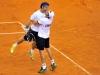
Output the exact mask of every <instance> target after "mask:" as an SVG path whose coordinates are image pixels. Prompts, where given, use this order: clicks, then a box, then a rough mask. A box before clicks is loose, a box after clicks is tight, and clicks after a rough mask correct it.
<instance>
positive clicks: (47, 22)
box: [37, 2, 56, 73]
mask: <svg viewBox="0 0 100 75" xmlns="http://www.w3.org/2000/svg"><path fill="white" fill-rule="evenodd" d="M40 7H41V9H40V12H41V13H42V16H41V19H39V20H38V23H39V24H40V25H39V29H38V39H37V48H38V49H39V53H40V58H41V62H42V65H41V69H40V70H39V73H43V72H45V71H46V70H47V66H46V61H45V56H44V49H45V50H46V51H47V53H48V56H49V58H50V61H51V70H52V71H53V70H55V68H56V63H55V60H54V59H53V57H52V54H51V51H50V43H49V39H50V38H49V36H50V26H51V23H52V21H53V17H54V12H53V11H49V10H48V7H49V4H48V3H47V2H43V3H42V4H41V6H40Z"/></svg>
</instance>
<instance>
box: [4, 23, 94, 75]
mask: <svg viewBox="0 0 100 75" xmlns="http://www.w3.org/2000/svg"><path fill="white" fill-rule="evenodd" d="M5 23H11V22H5ZM12 23H15V22H12ZM16 23H19V24H20V25H21V27H22V26H23V24H22V23H21V22H16ZM16 34H18V33H16ZM51 47H52V48H53V49H54V50H55V51H57V52H58V53H60V54H61V55H62V56H64V57H65V58H66V59H68V60H69V61H70V62H72V63H73V64H74V65H75V66H77V67H78V68H80V69H81V70H82V71H83V72H85V73H86V74H87V75H92V74H91V73H90V72H89V71H87V70H86V69H85V68H84V67H82V66H81V65H79V64H78V63H76V62H75V61H74V60H73V59H71V58H70V57H69V56H67V55H66V54H64V53H63V52H61V51H60V50H59V49H57V48H56V47H55V46H53V45H51Z"/></svg>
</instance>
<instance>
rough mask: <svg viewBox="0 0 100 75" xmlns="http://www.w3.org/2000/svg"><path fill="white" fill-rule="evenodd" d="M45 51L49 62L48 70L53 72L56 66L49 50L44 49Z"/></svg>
mask: <svg viewBox="0 0 100 75" xmlns="http://www.w3.org/2000/svg"><path fill="white" fill-rule="evenodd" d="M45 50H46V51H47V53H48V56H49V58H50V61H51V69H50V70H51V71H54V70H55V69H56V67H57V65H56V63H55V60H54V58H53V56H52V53H51V50H50V48H45Z"/></svg>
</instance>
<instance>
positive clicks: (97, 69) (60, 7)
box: [0, 0, 100, 75]
mask: <svg viewBox="0 0 100 75" xmlns="http://www.w3.org/2000/svg"><path fill="white" fill-rule="evenodd" d="M48 2H49V3H50V5H51V6H50V8H51V9H52V10H54V11H55V20H54V23H53V24H52V28H51V44H52V45H53V46H54V47H55V48H57V50H59V51H60V52H62V53H64V55H63V54H60V53H59V52H57V51H56V49H54V48H53V47H51V50H52V53H53V55H54V57H55V59H56V62H57V65H58V67H57V69H56V70H55V71H54V72H51V71H50V70H49V69H50V67H49V66H50V62H49V58H48V56H47V53H45V56H46V59H47V60H46V62H47V66H48V71H47V72H46V73H44V74H43V75H100V1H99V0H48ZM40 3H41V0H0V75H40V74H38V73H37V71H38V70H39V68H40V65H41V62H40V57H39V53H38V50H35V60H34V61H32V60H31V59H30V58H29V56H28V54H27V51H28V50H29V49H30V44H29V43H27V42H24V43H23V44H21V45H19V46H18V47H17V49H16V51H15V53H14V54H13V55H11V54H10V52H9V49H10V47H11V45H12V44H13V43H14V42H15V41H17V40H18V39H19V38H20V37H21V36H23V35H24V34H4V33H12V32H23V30H22V28H21V26H20V24H18V23H2V22H15V21H20V22H22V23H26V22H27V21H28V20H29V17H30V15H31V14H32V13H33V12H34V11H35V10H37V9H38V8H39V4H40ZM1 33H3V34H1ZM71 60H73V61H71ZM75 63H76V64H75Z"/></svg>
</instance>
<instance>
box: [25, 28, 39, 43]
mask: <svg viewBox="0 0 100 75" xmlns="http://www.w3.org/2000/svg"><path fill="white" fill-rule="evenodd" d="M37 37H38V32H36V31H33V30H32V29H30V30H29V31H28V32H27V34H25V36H24V40H25V41H29V42H30V41H36V42H37Z"/></svg>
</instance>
